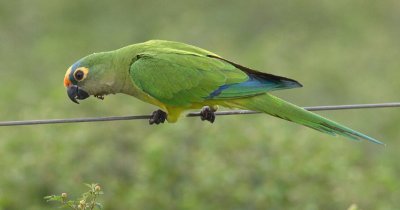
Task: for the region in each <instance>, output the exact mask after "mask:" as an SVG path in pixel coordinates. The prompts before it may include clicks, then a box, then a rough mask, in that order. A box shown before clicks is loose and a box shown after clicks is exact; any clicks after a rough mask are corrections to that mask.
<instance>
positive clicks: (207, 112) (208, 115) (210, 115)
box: [200, 106, 215, 123]
mask: <svg viewBox="0 0 400 210" xmlns="http://www.w3.org/2000/svg"><path fill="white" fill-rule="evenodd" d="M200 117H201V120H202V121H204V120H207V121H209V122H210V123H213V122H214V121H215V110H213V109H211V108H210V107H209V106H205V107H203V108H202V109H201V111H200Z"/></svg>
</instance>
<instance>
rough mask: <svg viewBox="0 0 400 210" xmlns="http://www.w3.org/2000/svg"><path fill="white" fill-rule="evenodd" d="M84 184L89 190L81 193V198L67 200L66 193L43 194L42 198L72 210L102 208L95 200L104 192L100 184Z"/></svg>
mask: <svg viewBox="0 0 400 210" xmlns="http://www.w3.org/2000/svg"><path fill="white" fill-rule="evenodd" d="M86 186H87V187H88V188H89V191H87V192H85V193H83V194H82V196H81V198H79V199H77V200H69V199H68V194H67V193H61V195H49V196H45V197H44V199H45V200H46V201H47V202H50V201H56V202H59V203H60V204H61V207H62V208H70V209H73V210H93V209H95V208H96V207H97V208H98V209H103V205H102V204H101V203H99V202H97V199H98V197H99V196H100V195H102V194H104V193H103V191H101V187H100V185H98V184H86Z"/></svg>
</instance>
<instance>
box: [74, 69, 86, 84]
mask: <svg viewBox="0 0 400 210" xmlns="http://www.w3.org/2000/svg"><path fill="white" fill-rule="evenodd" d="M84 76H85V73H84V72H83V71H82V70H77V71H76V72H75V74H74V77H75V79H76V81H81V80H82V79H83V77H84Z"/></svg>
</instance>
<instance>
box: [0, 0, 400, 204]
mask: <svg viewBox="0 0 400 210" xmlns="http://www.w3.org/2000/svg"><path fill="white" fill-rule="evenodd" d="M399 10H400V4H399V1H396V0H386V1H365V0H336V1H329V0H321V1H307V0H298V1H281V0H266V1H239V0H237V1H215V0H213V1H212V0H204V1H186V0H185V1H184V0H177V1H174V2H173V3H172V2H171V1H161V0H155V1H131V0H120V1H103V0H96V1H95V0H84V1H51V0H38V1H27V0H15V1H0V26H1V27H0V95H1V100H0V110H1V111H0V119H1V120H25V119H49V118H72V117H92V116H93V117H94V116H96V117H97V116H113V115H136V114H149V113H151V112H152V111H154V110H155V109H156V107H154V106H150V105H147V104H144V103H142V102H140V101H138V100H136V99H134V98H131V97H128V96H125V95H115V96H114V95H111V96H107V97H106V98H105V100H104V101H100V100H96V99H95V98H91V99H87V100H85V101H82V103H81V104H80V105H76V104H73V103H72V102H70V100H69V99H68V97H67V95H66V90H65V88H64V87H63V78H64V74H65V71H66V70H67V68H68V67H69V66H70V65H71V64H72V63H74V62H75V61H76V60H77V59H79V58H81V57H83V56H85V55H87V54H90V53H93V52H99V51H107V50H112V49H116V48H119V47H122V46H126V45H128V44H131V43H137V42H142V41H146V40H149V39H168V40H176V41H181V42H187V43H190V44H194V45H197V46H200V47H202V48H205V49H207V50H210V51H213V52H215V53H217V54H219V55H221V56H223V57H225V58H227V59H229V60H232V61H234V62H237V63H240V64H242V65H245V66H248V67H252V68H255V69H259V70H263V71H265V72H269V73H273V74H277V75H282V76H286V77H290V78H293V79H296V80H298V81H299V82H301V83H302V84H303V85H304V87H303V88H301V89H293V90H284V91H276V92H274V94H276V95H278V96H280V97H282V98H284V99H286V100H288V101H291V102H293V103H295V104H298V105H301V106H312V105H327V104H350V103H370V102H371V103H374V102H387V101H398V99H399V96H398V92H397V90H399V89H400V82H399V78H400V71H399V66H400V59H399V57H400V48H399V46H400V39H399V37H400V27H399V20H400V13H399ZM320 114H322V115H324V116H326V117H329V118H331V119H334V120H336V121H338V122H341V123H343V124H344V125H347V126H349V127H351V128H354V129H356V130H359V131H362V132H364V133H366V134H368V135H370V136H372V137H374V138H377V139H379V140H381V141H383V142H384V143H386V144H387V147H381V146H377V145H374V144H370V143H367V142H354V141H348V140H346V139H343V138H340V137H336V138H335V137H331V136H328V135H325V134H321V133H318V132H316V131H313V130H311V129H309V128H305V127H301V126H298V125H294V124H291V123H289V122H285V121H283V120H279V119H275V118H273V117H268V116H265V115H249V116H226V117H217V119H216V122H215V123H214V124H209V123H205V122H201V120H200V119H196V118H190V119H182V120H181V121H179V122H178V123H176V124H164V125H161V126H149V125H148V123H147V122H146V121H139V120H137V121H124V122H112V123H111V122H107V123H106V122H103V123H77V124H63V125H40V126H26V127H7V128H6V127H1V128H0V171H1V173H0V210H20V209H26V210H48V209H54V208H53V206H52V205H50V204H49V203H47V202H46V201H45V200H43V197H44V196H46V195H51V194H52V193H55V192H63V191H64V190H65V189H71V188H72V189H71V190H70V192H68V194H70V195H80V193H81V192H80V191H79V190H78V189H76V188H75V187H74V186H79V185H80V184H81V183H83V182H84V181H85V180H95V181H96V182H98V183H102V185H104V187H105V188H106V189H107V193H106V194H104V195H102V197H101V198H102V203H103V204H104V209H166V210H168V209H188V210H197V209H198V210H200V209H202V210H203V209H208V210H215V209H241V210H242V209H248V210H252V209H274V210H280V209H307V210H314V209H326V210H330V209H335V210H336V209H347V208H348V207H349V206H350V205H351V204H353V203H356V204H357V206H358V208H359V209H362V210H369V209H371V210H372V209H373V210H392V209H399V208H400V200H399V198H400V191H399V189H400V182H399V181H398V177H399V174H400V164H399V163H398V160H399V159H400V153H399V152H398V148H400V141H399V139H400V136H399V124H400V114H399V110H398V109H375V110H353V111H350V110H348V111H332V112H323V113H320ZM71 186H72V187H71Z"/></svg>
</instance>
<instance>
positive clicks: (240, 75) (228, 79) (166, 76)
mask: <svg viewBox="0 0 400 210" xmlns="http://www.w3.org/2000/svg"><path fill="white" fill-rule="evenodd" d="M130 75H131V78H132V80H133V82H134V83H135V84H136V85H137V86H138V87H139V88H140V89H142V90H143V91H144V92H146V93H147V94H149V95H151V96H152V97H154V98H156V99H158V100H159V101H161V102H163V103H165V104H167V105H170V106H187V105H190V104H191V103H201V102H203V101H204V100H206V99H207V97H209V95H210V93H212V92H214V91H215V90H217V89H218V88H219V87H221V86H223V85H226V84H237V83H241V82H244V81H246V80H248V78H249V77H248V75H247V74H246V73H245V72H243V71H241V70H239V69H237V68H236V67H234V66H233V65H231V64H229V63H227V62H225V61H223V60H218V59H215V58H211V57H207V56H201V55H198V54H181V53H170V52H168V53H149V54H141V55H139V56H138V57H137V60H136V61H134V62H133V64H132V65H131V68H130Z"/></svg>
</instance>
